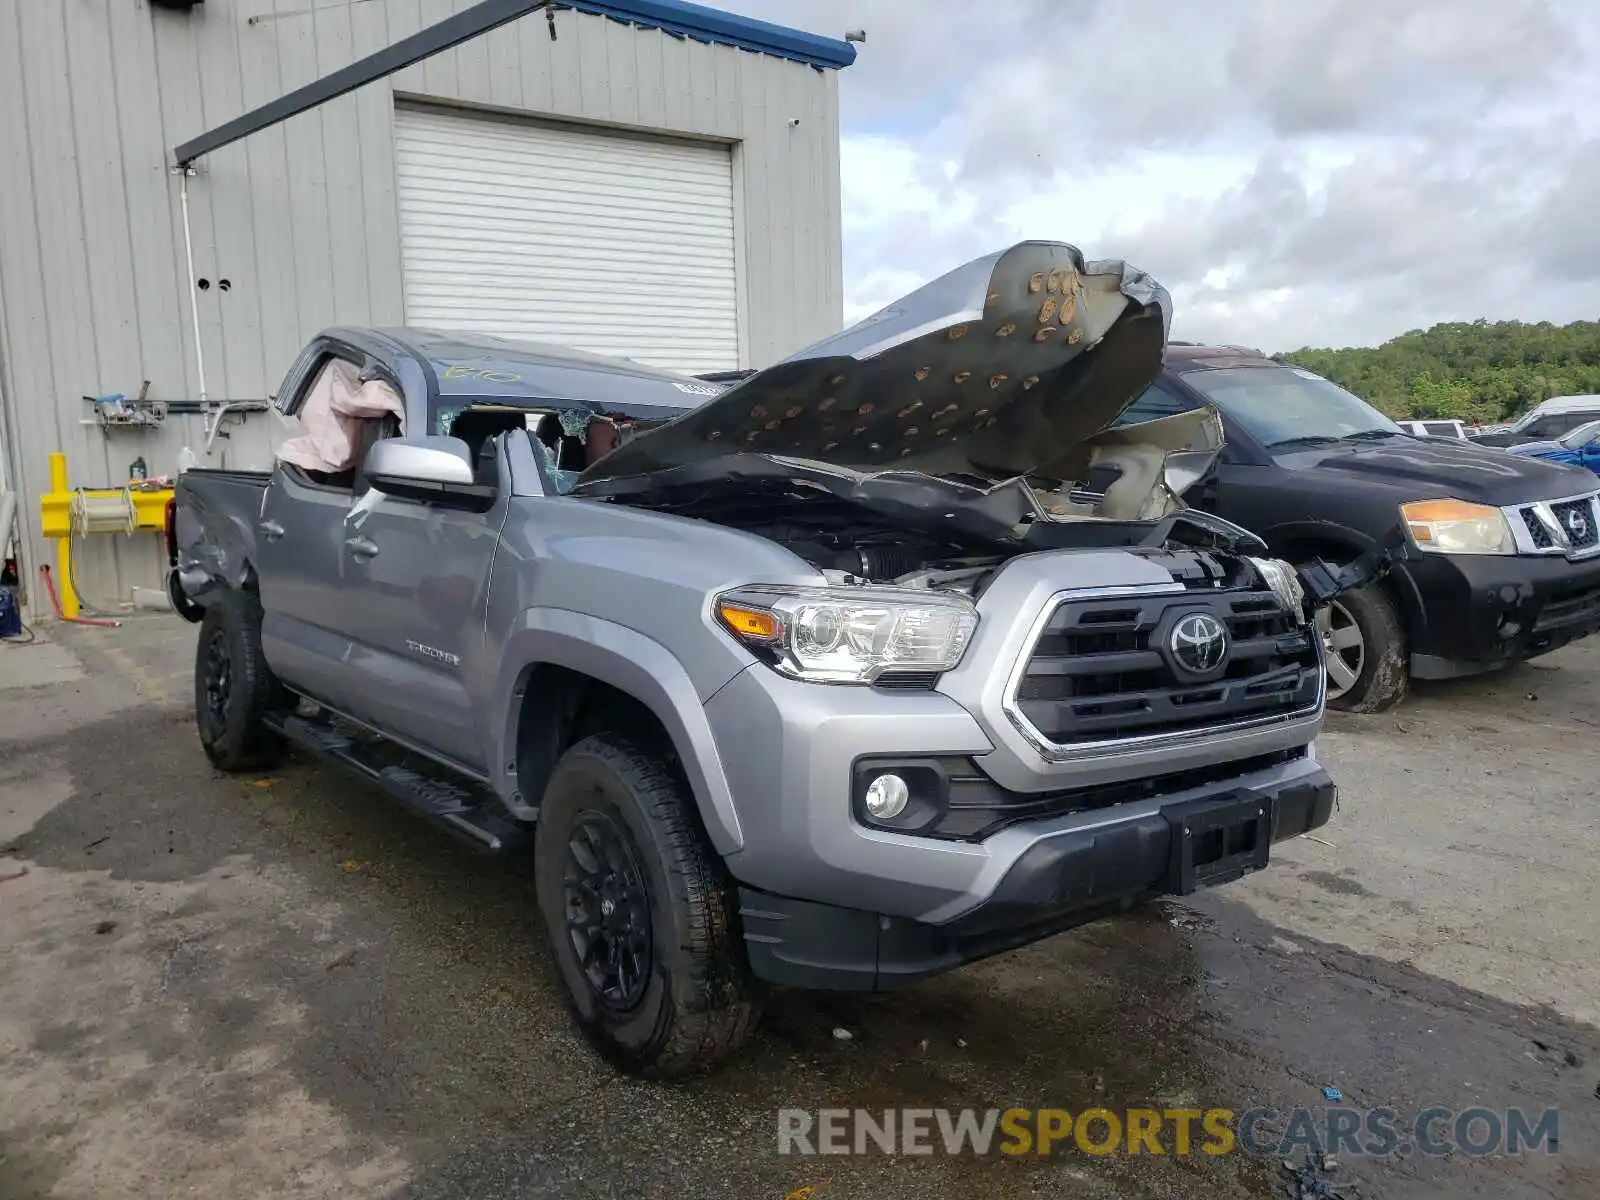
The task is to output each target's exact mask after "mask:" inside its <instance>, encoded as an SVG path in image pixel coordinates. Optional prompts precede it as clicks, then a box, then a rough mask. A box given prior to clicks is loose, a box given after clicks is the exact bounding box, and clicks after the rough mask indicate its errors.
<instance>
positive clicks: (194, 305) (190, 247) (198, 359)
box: [178, 167, 210, 427]
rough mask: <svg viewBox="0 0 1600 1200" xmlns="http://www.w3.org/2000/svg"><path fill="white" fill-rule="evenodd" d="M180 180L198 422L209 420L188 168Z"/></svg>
mask: <svg viewBox="0 0 1600 1200" xmlns="http://www.w3.org/2000/svg"><path fill="white" fill-rule="evenodd" d="M178 170H179V171H180V172H181V176H180V178H181V180H182V182H181V183H180V185H179V191H178V195H179V197H180V198H181V202H182V204H183V257H184V259H185V261H186V262H187V263H188V266H189V317H190V319H191V320H192V321H193V323H194V369H195V374H197V375H198V376H199V377H200V423H201V425H202V427H203V426H204V425H205V424H206V422H207V421H209V420H210V412H209V408H210V405H209V403H208V401H207V398H206V352H205V349H204V348H203V347H202V346H201V345H200V290H199V288H197V287H196V286H195V275H194V241H193V239H192V238H191V237H190V235H189V168H188V167H179V168H178Z"/></svg>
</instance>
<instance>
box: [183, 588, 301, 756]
mask: <svg viewBox="0 0 1600 1200" xmlns="http://www.w3.org/2000/svg"><path fill="white" fill-rule="evenodd" d="M213 652H216V653H218V654H220V655H221V656H222V657H223V659H224V660H225V662H226V667H227V672H228V679H227V687H226V696H225V699H223V700H222V702H221V704H220V709H219V707H218V705H217V704H215V703H213V699H212V691H211V688H212V685H213V684H214V683H215V680H214V679H213V677H212V672H213V671H214V670H215V660H214V659H213V658H212V654H213ZM288 705H289V696H288V693H287V692H286V691H285V690H284V687H283V684H281V683H280V682H279V681H278V677H277V676H276V675H274V674H273V673H272V670H271V669H270V668H269V667H268V666H267V660H266V657H265V656H264V655H263V654H262V653H261V601H260V600H259V599H258V598H257V597H256V595H255V594H254V593H253V592H241V591H236V590H233V589H229V590H228V591H226V592H224V593H222V594H221V595H219V596H217V597H216V599H214V600H212V601H211V602H210V603H209V604H207V605H206V612H205V616H204V617H203V618H202V619H201V621H200V636H199V639H198V640H197V641H196V643H195V655H194V720H195V727H196V728H197V729H198V730H199V732H200V745H201V746H202V747H203V748H204V749H205V752H206V757H207V758H209V759H210V760H211V763H212V765H213V766H215V767H217V768H218V769H219V770H223V771H260V770H265V769H267V768H269V767H272V766H275V765H276V764H277V763H278V762H279V760H281V759H282V757H283V752H284V742H283V739H282V738H281V737H280V736H279V735H278V734H277V733H275V732H273V731H272V730H271V729H269V728H267V726H266V724H265V722H264V720H263V718H264V717H265V716H266V715H267V714H268V713H270V712H273V711H276V710H280V709H283V708H287V707H288Z"/></svg>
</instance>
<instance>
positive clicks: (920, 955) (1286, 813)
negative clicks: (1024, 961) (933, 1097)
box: [739, 768, 1337, 991]
mask: <svg viewBox="0 0 1600 1200" xmlns="http://www.w3.org/2000/svg"><path fill="white" fill-rule="evenodd" d="M1213 792H1214V794H1213V795H1211V796H1189V797H1186V798H1184V799H1177V798H1174V799H1169V800H1165V801H1163V802H1162V803H1160V804H1159V805H1158V806H1157V807H1155V808H1153V809H1152V808H1146V809H1145V810H1144V811H1141V812H1139V813H1137V814H1134V813H1123V812H1121V810H1120V809H1119V810H1116V811H1113V812H1108V813H1106V814H1104V815H1103V816H1104V819H1103V820H1102V821H1101V822H1100V823H1099V824H1096V825H1091V826H1086V827H1082V828H1074V829H1065V830H1061V831H1058V832H1054V833H1047V834H1042V835H1041V836H1039V837H1037V838H1036V839H1035V840H1034V841H1033V842H1032V843H1031V844H1030V845H1029V846H1028V848H1027V849H1026V850H1025V851H1023V852H1022V853H1021V854H1020V855H1019V856H1018V857H1017V858H1016V859H1015V861H1014V862H1012V864H1011V865H1010V867H1009V868H1008V869H1007V870H1006V871H1005V873H1004V874H1003V875H1002V876H1001V877H1000V880H999V882H998V884H997V886H996V887H995V889H994V891H993V892H992V893H991V894H990V895H989V897H988V899H986V900H984V901H983V902H982V903H980V904H978V905H977V906H976V907H973V908H971V909H969V910H967V911H966V912H964V913H963V914H961V915H960V916H958V917H955V918H954V919H952V920H949V921H946V922H943V923H939V924H935V923H932V922H927V921H916V920H907V919H904V918H898V917H891V916H887V915H884V914H882V913H876V912H869V911H864V910H861V909H852V908H846V907H842V906H839V905H836V904H826V903H818V902H816V901H807V900H797V899H793V898H789V897H784V896H779V895H775V894H772V893H770V892H764V891H760V890H758V889H755V888H750V887H741V888H740V889H739V901H740V915H741V917H742V919H743V926H744V937H745V944H746V948H747V950H748V953H749V958H750V966H751V969H752V970H753V971H754V972H755V974H756V975H757V976H758V977H760V978H762V979H764V980H766V981H768V982H769V983H776V984H781V985H786V986H792V987H803V988H814V989H821V990H829V991H884V990H888V989H890V988H895V987H900V986H903V985H905V984H908V983H914V982H916V981H918V980H921V979H925V978H927V977H929V976H931V975H937V974H939V973H941V972H944V971H948V970H950V969H952V968H954V967H958V966H961V965H963V964H965V963H969V962H974V961H976V960H978V959H981V958H986V957H988V956H989V955H992V954H997V953H1000V952H1002V951H1006V950H1011V949H1015V948H1017V947H1019V946H1023V945H1026V944H1028V943H1030V942H1034V941H1037V940H1039V939H1040V938H1044V937H1048V936H1050V935H1052V934H1055V933H1060V932H1062V931H1064V930H1067V929H1071V928H1074V927H1075V926H1078V925H1083V924H1086V923H1088V922H1090V921H1093V920H1096V919H1098V918H1101V917H1105V916H1110V915H1113V914H1115V913H1118V912H1123V911H1126V910H1127V909H1129V908H1131V907H1132V906H1133V905H1135V904H1137V903H1139V902H1141V901H1146V900H1151V899H1155V898H1157V897H1159V896H1164V895H1183V894H1186V893H1188V892H1190V891H1193V890H1195V889H1196V888H1198V887H1204V886H1209V885H1212V884H1216V883H1225V882H1228V881H1229V880H1230V879H1236V878H1239V877H1240V876H1241V875H1243V874H1246V873H1248V872H1249V871H1250V870H1253V869H1257V868H1259V867H1261V866H1265V865H1266V861H1267V857H1268V852H1269V849H1270V846H1271V844H1272V843H1274V842H1279V841H1282V840H1284V839H1285V838H1291V837H1296V836H1298V835H1300V834H1302V833H1307V832H1309V831H1310V830H1312V829H1315V828H1317V827H1318V826H1320V825H1323V824H1325V823H1326V822H1327V820H1328V818H1329V816H1330V815H1331V814H1332V812H1333V807H1334V804H1335V801H1336V795H1337V794H1336V791H1335V788H1334V785H1333V783H1332V781H1331V780H1330V779H1329V778H1328V776H1327V774H1326V773H1325V772H1323V771H1322V770H1321V769H1320V768H1314V769H1312V770H1310V771H1307V772H1305V773H1303V774H1301V775H1299V776H1298V777H1296V778H1293V779H1291V780H1288V781H1285V782H1280V783H1278V784H1276V785H1268V786H1234V787H1218V788H1214V789H1213ZM1252 815H1254V816H1255V818H1256V822H1257V825H1256V829H1254V830H1251V831H1250V833H1251V834H1255V833H1259V834H1261V835H1263V836H1262V837H1261V840H1259V841H1257V840H1255V839H1254V837H1250V838H1248V839H1244V840H1247V841H1248V844H1243V841H1244V840H1241V841H1236V842H1234V843H1233V844H1229V841H1228V839H1229V836H1230V835H1229V833H1227V832H1223V831H1222V830H1219V829H1218V828H1217V825H1218V823H1219V822H1218V821H1217V820H1216V818H1217V817H1219V816H1220V817H1221V823H1222V825H1223V827H1224V829H1227V830H1233V831H1237V830H1240V829H1244V828H1246V827H1247V826H1249V825H1250V823H1251V821H1250V818H1251V817H1252ZM1240 817H1242V818H1244V819H1243V820H1242V821H1241V820H1239V818H1240ZM1208 860H1209V861H1208Z"/></svg>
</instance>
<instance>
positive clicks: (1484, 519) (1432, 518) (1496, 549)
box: [1400, 500, 1517, 554]
mask: <svg viewBox="0 0 1600 1200" xmlns="http://www.w3.org/2000/svg"><path fill="white" fill-rule="evenodd" d="M1400 519H1401V520H1402V521H1403V522H1405V527H1406V530H1407V532H1409V533H1410V534H1411V544H1412V545H1414V546H1415V547H1416V548H1417V549H1418V550H1426V551H1428V552H1429V553H1431V554H1515V553H1516V552H1517V544H1516V542H1515V541H1513V540H1512V537H1511V526H1509V525H1508V524H1506V518H1505V514H1504V513H1502V512H1501V511H1500V510H1499V509H1498V508H1494V507H1492V506H1490V505H1487V504H1469V503H1467V502H1466V501H1465V500H1418V501H1415V502H1414V503H1411V504H1402V505H1401V506H1400Z"/></svg>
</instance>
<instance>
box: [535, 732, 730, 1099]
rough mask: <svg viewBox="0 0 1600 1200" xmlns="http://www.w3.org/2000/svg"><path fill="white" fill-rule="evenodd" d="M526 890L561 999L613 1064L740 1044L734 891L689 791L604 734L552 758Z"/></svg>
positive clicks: (674, 1061) (679, 1070) (702, 1055)
mask: <svg viewBox="0 0 1600 1200" xmlns="http://www.w3.org/2000/svg"><path fill="white" fill-rule="evenodd" d="M534 872H535V879H534V883H535V892H536V894H537V896H538V901H539V911H540V915H541V916H542V918H543V920H544V924H545V929H546V931H547V933H548V935H549V938H550V948H551V952H552V954H553V955H554V957H555V962H556V969H557V971H558V973H559V974H560V976H561V982H562V985H563V987H564V989H565V991H566V995H567V1001H568V1005H569V1007H570V1008H571V1010H572V1013H573V1016H574V1018H575V1019H576V1021H577V1023H578V1026H579V1028H580V1029H581V1030H582V1031H583V1033H584V1036H585V1037H586V1038H588V1040H589V1042H590V1044H591V1045H593V1046H594V1047H595V1049H596V1050H598V1051H599V1052H600V1054H602V1055H603V1056H604V1057H605V1058H606V1059H607V1060H609V1061H610V1062H611V1063H612V1064H613V1065H615V1066H617V1067H618V1068H620V1069H621V1070H624V1071H627V1072H629V1073H632V1074H638V1075H647V1076H658V1077H659V1076H673V1075H685V1074H691V1073H694V1072H697V1071H703V1070H706V1069H708V1068H710V1067H712V1066H715V1065H716V1064H718V1063H720V1062H722V1061H723V1060H724V1059H727V1058H728V1057H730V1056H731V1055H733V1054H734V1053H735V1052H737V1051H738V1049H739V1048H740V1047H741V1046H742V1045H743V1044H744V1043H745V1041H746V1040H747V1039H748V1038H749V1036H750V1034H751V1032H752V1031H753V1029H754V1027H755V1023H756V1017H757V1014H758V1009H759V1005H758V1003H757V998H756V991H755V984H754V981H753V980H752V978H751V976H750V971H749V966H748V963H747V961H746V959H745V954H744V944H743V942H742V940H741V938H740V935H739V928H738V915H737V903H736V900H735V894H734V889H733V887H732V885H731V883H730V882H729V881H728V879H727V877H726V875H725V873H724V871H723V869H722V864H721V863H720V862H719V861H718V859H717V857H716V854H715V852H714V851H713V850H712V849H711V847H710V846H709V845H708V844H707V842H706V838H705V834H704V832H703V831H702V830H701V829H700V826H699V823H698V821H697V820H696V817H695V813H694V809H693V799H692V797H690V796H689V794H688V791H687V788H686V787H685V786H684V785H683V783H682V782H681V780H680V779H679V778H677V777H676V776H675V775H674V774H673V773H672V772H671V771H670V770H669V769H668V768H667V766H666V765H665V764H664V763H663V762H661V761H660V760H659V759H658V758H656V757H655V756H653V755H651V754H649V753H647V752H646V751H644V750H642V749H640V748H639V747H638V746H636V745H634V744H632V743H631V742H628V741H626V740H625V739H623V738H621V737H618V736H615V735H611V734H597V735H595V736H592V737H588V738H584V739H583V740H582V741H580V742H578V743H577V744H576V745H574V746H573V747H572V748H571V749H569V750H568V751H567V752H566V753H565V754H564V755H563V756H562V758H561V761H560V762H558V763H557V764H556V769H555V772H554V773H553V774H552V776H551V779H550V785H549V787H548V788H546V790H545V794H544V801H543V803H542V805H541V806H540V810H539V824H538V827H537V829H536V830H535V833H534Z"/></svg>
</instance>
